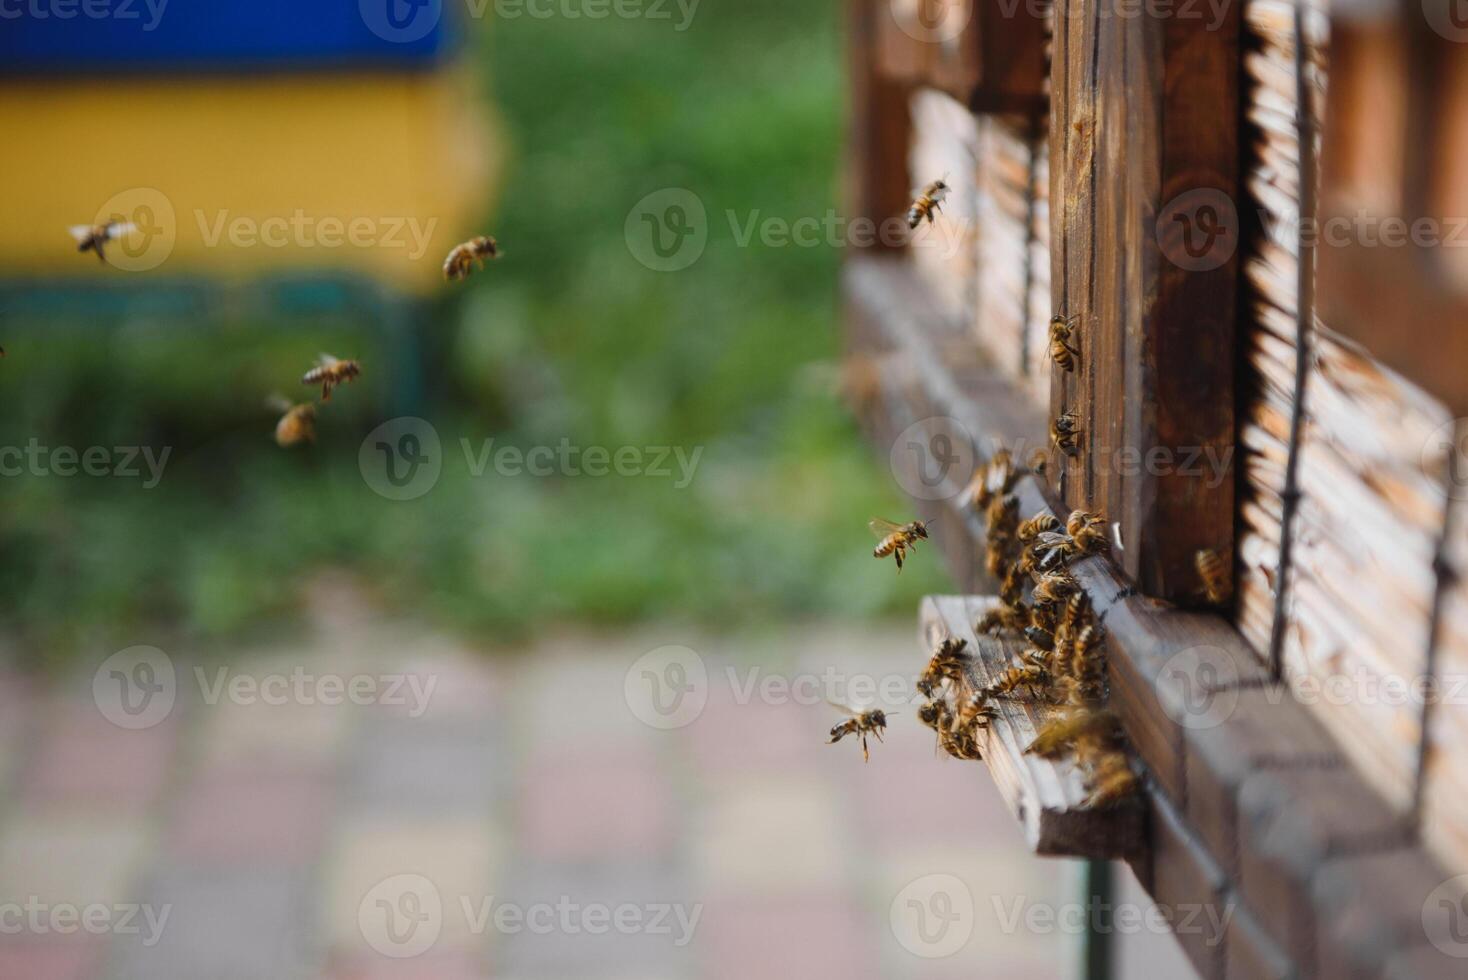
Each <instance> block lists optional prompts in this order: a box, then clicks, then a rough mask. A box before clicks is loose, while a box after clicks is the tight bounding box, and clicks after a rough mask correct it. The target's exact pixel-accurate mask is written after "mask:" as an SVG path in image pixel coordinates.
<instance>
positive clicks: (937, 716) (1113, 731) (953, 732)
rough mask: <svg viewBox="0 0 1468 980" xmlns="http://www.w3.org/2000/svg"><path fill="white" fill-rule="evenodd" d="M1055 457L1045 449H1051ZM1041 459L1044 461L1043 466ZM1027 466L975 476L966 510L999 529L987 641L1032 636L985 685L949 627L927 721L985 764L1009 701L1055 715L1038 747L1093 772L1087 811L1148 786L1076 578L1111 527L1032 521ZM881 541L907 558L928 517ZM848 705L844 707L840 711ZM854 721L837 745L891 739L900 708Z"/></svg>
mask: <svg viewBox="0 0 1468 980" xmlns="http://www.w3.org/2000/svg"><path fill="white" fill-rule="evenodd" d="M1040 455H1043V454H1040ZM1038 465H1039V464H1038V462H1032V465H1031V467H1030V469H1031V471H1033V470H1034V469H1035V468H1036V467H1037V466H1038ZM1024 472H1025V470H1023V469H1021V468H1018V467H1016V466H1015V465H1014V464H1013V461H1012V459H1011V457H1010V454H1009V452H1008V451H1007V450H1000V451H999V452H997V453H995V454H994V456H993V457H992V458H991V459H990V460H989V462H988V463H987V464H985V465H984V466H981V467H980V468H979V471H978V472H977V473H975V474H974V478H973V481H972V482H971V483H970V484H969V486H968V488H967V489H966V490H965V491H964V497H963V503H964V504H965V505H966V506H968V507H971V508H972V509H974V510H975V511H977V512H979V513H981V514H983V515H984V517H985V519H986V520H987V522H988V529H989V530H988V549H987V553H986V555H985V562H986V565H987V567H988V570H989V573H990V574H991V575H993V576H994V577H995V578H996V579H998V580H999V581H1000V583H1001V585H1000V590H999V597H998V601H997V603H996V604H995V605H994V606H993V608H991V609H990V610H988V611H987V612H986V613H985V614H984V616H983V618H982V619H980V620H979V621H978V622H977V623H975V624H974V632H975V634H976V635H978V636H994V635H1003V636H1008V637H1010V638H1012V639H1018V638H1023V640H1024V641H1025V643H1026V646H1025V647H1024V649H1023V650H1022V651H1021V652H1020V653H1019V654H1018V655H1017V657H1016V658H1015V659H1014V660H1013V661H1012V662H1011V663H1010V664H1009V665H1008V666H1007V667H1006V668H1005V669H1004V670H1003V671H1001V672H1000V673H999V674H998V675H997V676H993V677H991V678H989V679H988V682H987V683H981V682H980V681H979V679H978V676H977V671H976V669H975V668H976V660H975V656H974V654H973V652H971V651H970V650H969V649H968V641H967V640H966V639H963V638H961V637H955V636H952V635H949V634H947V632H946V631H941V632H942V635H939V636H938V637H936V643H935V646H934V649H933V651H932V655H931V657H930V658H929V660H928V663H927V666H926V667H924V668H923V671H922V673H921V674H919V675H918V679H917V684H916V687H917V691H918V694H919V695H921V696H922V698H923V699H924V700H923V702H922V703H921V704H920V706H919V707H918V709H917V716H918V720H919V721H921V722H922V723H923V724H925V725H927V726H928V727H929V728H931V729H933V731H934V733H935V734H936V736H937V745H938V748H940V749H941V750H943V751H945V752H947V753H948V754H949V755H951V756H954V757H955V758H959V759H975V760H977V759H981V758H982V757H983V756H982V752H981V750H980V743H979V734H980V733H981V732H982V731H983V730H984V729H986V728H988V727H989V725H990V724H991V723H992V722H993V721H994V719H996V718H997V717H999V711H998V708H997V703H998V702H1000V701H1005V700H1009V701H1018V702H1025V703H1029V704H1032V705H1035V706H1037V707H1040V708H1042V709H1043V710H1044V711H1045V712H1046V714H1047V716H1048V720H1047V721H1046V723H1045V724H1044V725H1043V726H1042V727H1041V728H1040V730H1039V732H1038V733H1037V735H1036V738H1035V740H1034V742H1033V743H1031V744H1030V745H1029V746H1028V747H1027V748H1026V750H1025V751H1026V752H1029V753H1033V754H1035V755H1039V756H1042V757H1045V758H1059V757H1061V756H1073V757H1074V758H1075V759H1076V761H1077V763H1078V765H1079V767H1080V769H1081V772H1082V773H1083V775H1084V779H1085V785H1086V792H1087V796H1086V800H1085V803H1084V805H1085V806H1087V807H1103V806H1108V805H1110V804H1112V803H1115V802H1117V801H1120V800H1122V799H1125V798H1126V797H1127V796H1129V795H1130V794H1131V793H1132V792H1133V791H1134V790H1135V788H1136V786H1137V777H1136V774H1135V773H1134V772H1133V771H1132V768H1131V764H1130V762H1129V761H1128V756H1127V753H1126V751H1125V748H1124V740H1123V736H1122V732H1121V727H1120V725H1119V724H1118V722H1117V719H1116V716H1115V715H1114V714H1113V713H1111V712H1110V711H1108V710H1107V709H1106V707H1105V702H1106V660H1105V653H1104V646H1103V640H1102V636H1101V627H1100V625H1099V624H1098V623H1097V622H1096V617H1095V615H1094V613H1093V612H1092V609H1091V604H1090V600H1089V599H1088V598H1087V596H1086V593H1085V592H1084V591H1083V590H1082V589H1081V587H1080V585H1079V584H1078V583H1077V581H1076V579H1075V578H1074V577H1073V576H1072V575H1071V573H1070V572H1069V571H1068V566H1069V564H1070V563H1071V562H1073V561H1075V560H1077V559H1079V558H1082V557H1085V556H1087V555H1092V554H1097V553H1099V552H1102V551H1105V550H1106V549H1107V547H1108V543H1107V533H1106V532H1107V526H1108V524H1107V521H1106V520H1105V519H1104V518H1102V517H1098V516H1096V515H1095V514H1090V513H1087V512H1086V511H1083V510H1076V511H1073V512H1072V513H1071V515H1070V517H1069V518H1068V519H1067V520H1066V521H1065V522H1064V524H1062V523H1061V522H1060V520H1059V519H1058V518H1056V517H1055V516H1054V515H1052V514H1050V513H1048V512H1041V513H1039V514H1036V515H1035V516H1033V517H1031V518H1029V519H1028V520H1023V521H1022V520H1020V517H1019V500H1018V498H1017V497H1016V496H1015V495H1014V494H1013V493H1012V491H1013V489H1014V485H1015V483H1016V481H1017V480H1018V479H1019V477H1020V476H1021V475H1023V473H1024ZM871 527H872V530H873V531H874V532H876V533H877V534H878V536H879V537H880V541H879V542H878V543H877V546H876V548H874V549H873V550H872V555H873V557H875V558H879V559H880V558H885V557H887V556H888V555H891V556H892V557H893V558H894V560H896V561H897V563H898V568H899V570H900V569H901V563H902V560H903V559H904V558H905V557H906V555H907V554H908V553H909V552H911V551H912V550H914V549H915V548H916V547H917V543H918V542H919V541H924V540H927V538H928V527H927V524H926V523H925V522H923V521H913V522H911V523H908V524H895V523H893V522H891V521H883V520H874V521H872V522H871ZM837 707H842V706H840V705H838V706H837ZM843 710H845V711H846V712H847V714H848V716H849V717H848V718H847V719H846V720H845V721H843V722H841V723H840V724H838V725H836V726H835V727H834V728H832V729H831V737H830V741H831V742H839V741H840V740H841V739H842V738H844V737H846V736H847V735H856V736H858V737H859V738H860V739H861V744H862V755H863V757H864V758H865V757H867V756H868V750H867V736H868V735H872V736H875V737H876V738H877V739H878V741H880V740H881V737H882V734H883V732H884V731H885V730H886V727H887V719H888V717H889V716H890V715H891V714H892V712H889V711H885V710H883V709H879V708H873V709H869V710H866V711H858V710H856V709H854V708H849V707H846V708H843Z"/></svg>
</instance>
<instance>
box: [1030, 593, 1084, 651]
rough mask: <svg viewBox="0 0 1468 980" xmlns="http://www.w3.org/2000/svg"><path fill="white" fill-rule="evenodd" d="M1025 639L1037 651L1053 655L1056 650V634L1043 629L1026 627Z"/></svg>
mask: <svg viewBox="0 0 1468 980" xmlns="http://www.w3.org/2000/svg"><path fill="white" fill-rule="evenodd" d="M1079 594H1080V593H1077V595H1079ZM1025 639H1027V640H1029V641H1030V642H1031V643H1033V644H1034V645H1035V649H1037V650H1048V651H1050V652H1052V653H1053V652H1054V650H1055V634H1054V633H1052V632H1050V631H1049V630H1047V629H1045V628H1043V627H1040V626H1026V627H1025Z"/></svg>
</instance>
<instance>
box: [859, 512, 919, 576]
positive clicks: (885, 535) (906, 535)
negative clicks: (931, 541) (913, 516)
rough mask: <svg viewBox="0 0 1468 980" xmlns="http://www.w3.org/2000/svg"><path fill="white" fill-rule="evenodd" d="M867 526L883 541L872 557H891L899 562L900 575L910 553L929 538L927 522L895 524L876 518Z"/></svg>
mask: <svg viewBox="0 0 1468 980" xmlns="http://www.w3.org/2000/svg"><path fill="white" fill-rule="evenodd" d="M867 526H868V527H870V528H871V529H872V533H873V534H875V535H876V536H877V537H879V538H881V539H882V540H880V541H878V542H877V546H876V547H875V548H873V549H872V557H873V558H886V557H887V556H888V555H891V556H892V557H893V559H895V560H896V562H897V571H898V572H899V573H901V571H902V563H903V561H904V560H905V559H906V558H907V553H908V551H916V550H917V543H918V541H919V540H923V541H926V540H927V537H928V522H927V521H912V522H910V523H907V524H894V523H892V522H891V521H884V520H882V519H881V518H880V517H874V518H872V519H871V521H869V522H868V523H867Z"/></svg>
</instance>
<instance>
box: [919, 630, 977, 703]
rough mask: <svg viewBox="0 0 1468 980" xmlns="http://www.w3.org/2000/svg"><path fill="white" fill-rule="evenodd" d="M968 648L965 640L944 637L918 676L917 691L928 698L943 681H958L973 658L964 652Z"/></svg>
mask: <svg viewBox="0 0 1468 980" xmlns="http://www.w3.org/2000/svg"><path fill="white" fill-rule="evenodd" d="M967 646H968V641H967V640H960V639H955V638H953V637H951V636H948V637H944V638H943V642H941V643H939V644H938V649H937V650H935V651H933V656H932V658H931V659H929V660H928V666H927V667H925V668H923V672H922V673H921V674H920V675H918V680H917V689H918V690H919V691H921V692H922V693H923V694H926V695H927V696H928V697H932V696H933V690H934V689H935V688H937V687H938V685H939V684H941V683H943V681H944V680H945V679H953V680H958V679H959V678H960V677H962V676H963V668H964V666H965V665H966V664H967V663H968V662H969V661H970V660H972V659H973V658H972V657H971V656H969V655H968V654H967V653H965V652H964V648H965V647H967Z"/></svg>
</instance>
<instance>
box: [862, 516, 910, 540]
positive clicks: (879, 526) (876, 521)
mask: <svg viewBox="0 0 1468 980" xmlns="http://www.w3.org/2000/svg"><path fill="white" fill-rule="evenodd" d="M867 527H869V528H871V529H872V533H873V534H875V535H876V536H877V537H879V538H885V537H886V536H887V535H889V534H895V533H896V532H898V531H900V530H902V525H901V524H895V523H893V522H892V521H888V520H883V519H882V518H880V517H873V518H872V519H871V520H870V521H868V522H867Z"/></svg>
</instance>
